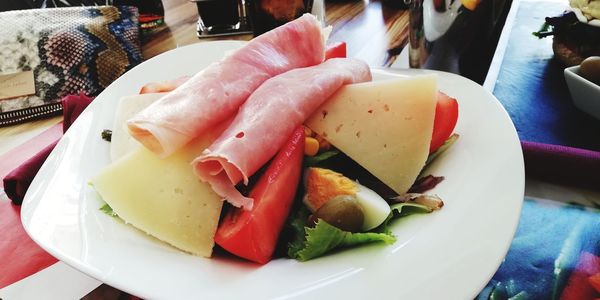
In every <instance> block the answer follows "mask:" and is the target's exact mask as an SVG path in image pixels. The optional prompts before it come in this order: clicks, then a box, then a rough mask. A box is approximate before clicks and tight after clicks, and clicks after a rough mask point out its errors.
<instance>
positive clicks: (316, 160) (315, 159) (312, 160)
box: [304, 150, 340, 167]
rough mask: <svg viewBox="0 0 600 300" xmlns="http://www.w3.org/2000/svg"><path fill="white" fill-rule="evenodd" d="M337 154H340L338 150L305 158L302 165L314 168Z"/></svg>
mask: <svg viewBox="0 0 600 300" xmlns="http://www.w3.org/2000/svg"><path fill="white" fill-rule="evenodd" d="M338 154H340V151H339V150H330V151H325V152H323V153H320V154H319V155H315V156H307V157H305V158H304V165H306V166H308V167H314V166H316V165H318V164H320V163H321V162H323V161H325V160H328V159H330V158H332V157H334V156H336V155H338Z"/></svg>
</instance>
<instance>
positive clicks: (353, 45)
mask: <svg viewBox="0 0 600 300" xmlns="http://www.w3.org/2000/svg"><path fill="white" fill-rule="evenodd" d="M390 1H392V0H390ZM163 3H164V6H165V23H166V25H165V26H163V27H161V28H158V29H157V30H155V32H153V33H152V34H149V35H147V36H145V37H144V38H143V52H144V58H145V59H148V58H151V57H153V56H156V55H157V54H160V53H162V52H165V51H168V50H171V49H174V48H176V47H180V46H184V45H189V44H192V43H198V42H204V41H212V40H220V39H236V40H249V39H251V38H252V35H238V36H229V37H225V38H204V39H198V38H197V37H196V21H197V20H198V11H197V9H196V5H195V4H194V3H192V2H189V1H186V0H163ZM325 6H326V9H325V11H326V12H325V15H326V22H327V24H328V25H331V26H332V27H333V31H332V34H331V36H330V39H329V40H330V41H332V42H337V41H345V42H347V43H348V55H349V56H351V57H357V58H361V59H363V60H365V61H366V62H367V63H369V64H370V65H371V66H377V67H381V66H389V65H391V64H392V63H393V62H394V60H395V56H396V55H397V54H398V53H399V52H400V51H399V50H401V49H402V47H404V46H405V45H406V43H407V41H408V11H406V10H402V9H398V8H393V7H390V6H388V5H385V4H384V3H382V2H381V1H363V0H344V1H342V0H337V1H327V0H325ZM388 53H392V55H390V54H388Z"/></svg>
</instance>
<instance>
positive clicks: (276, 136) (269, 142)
mask: <svg viewBox="0 0 600 300" xmlns="http://www.w3.org/2000/svg"><path fill="white" fill-rule="evenodd" d="M370 80H371V72H370V70H369V67H368V66H367V64H365V63H364V62H362V61H360V60H356V59H350V58H336V59H330V60H327V61H326V62H324V63H322V64H320V65H317V66H313V67H308V68H302V69H295V70H292V71H288V72H286V73H284V74H281V75H279V76H276V77H273V78H271V79H269V80H267V81H265V83H263V84H262V85H261V86H260V87H259V88H258V89H257V90H256V91H255V92H254V93H253V94H252V95H251V96H250V97H249V98H248V100H247V101H246V102H245V103H244V104H243V105H242V106H241V107H240V111H239V112H238V113H237V115H236V116H235V118H234V119H233V121H232V123H231V124H230V125H229V127H228V128H227V129H226V130H225V131H224V132H223V133H222V134H221V136H220V137H219V138H217V140H215V142H213V144H212V145H211V146H210V147H209V148H208V149H206V150H204V152H203V153H202V155H201V156H199V157H198V158H196V159H195V160H194V161H193V162H192V165H193V166H194V170H195V172H196V174H197V175H198V177H199V178H200V179H201V180H203V181H206V182H208V183H209V184H210V185H211V187H212V188H213V190H214V191H215V192H216V193H217V194H219V195H220V196H222V197H224V198H225V199H226V200H227V201H228V202H230V203H231V204H232V205H234V206H236V207H244V208H245V209H251V208H252V203H253V200H252V199H251V198H247V197H244V196H243V195H242V194H241V193H240V192H238V190H237V189H236V188H235V185H236V184H237V183H239V182H243V183H244V184H248V177H249V176H251V175H252V174H254V173H255V172H256V171H257V170H258V169H259V168H260V167H261V166H263V165H264V164H265V163H266V162H267V161H268V160H269V159H271V157H273V155H275V153H277V151H278V150H279V149H280V148H281V146H282V145H283V143H285V141H286V140H287V139H288V138H289V136H290V135H291V134H292V132H293V131H294V128H297V127H298V126H299V125H300V124H302V123H303V122H304V121H305V120H306V119H307V118H308V117H309V116H310V115H311V114H312V113H313V112H314V111H315V110H316V109H317V108H319V106H320V105H321V104H322V103H323V102H324V101H325V100H327V99H328V98H329V97H330V96H331V95H332V94H333V93H334V92H335V91H336V90H337V89H339V88H340V87H341V86H343V85H344V84H349V83H356V82H364V81H370Z"/></svg>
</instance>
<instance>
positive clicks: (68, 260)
mask: <svg viewBox="0 0 600 300" xmlns="http://www.w3.org/2000/svg"><path fill="white" fill-rule="evenodd" d="M244 43H245V42H243V41H235V40H227V41H210V42H204V43H196V44H192V45H187V46H184V47H181V48H177V49H174V50H171V51H167V52H165V53H162V54H160V55H157V56H156V57H154V58H152V59H149V60H147V61H145V62H143V63H142V64H140V65H138V66H136V67H135V68H140V67H142V66H143V65H145V64H146V63H148V62H151V61H157V60H161V59H162V57H165V56H166V55H172V54H173V53H175V52H176V51H181V50H180V49H183V48H186V49H189V48H192V47H199V48H202V47H204V46H205V45H206V44H220V45H227V44H229V45H231V46H236V45H242V44H244ZM135 68H133V69H135ZM133 69H132V70H133ZM372 70H374V71H376V72H379V71H382V72H391V73H396V74H399V73H437V74H446V75H444V76H449V77H451V78H459V79H460V80H467V81H468V82H470V83H472V84H476V83H475V82H473V81H472V80H470V79H468V78H465V77H462V76H459V75H456V74H453V73H448V72H442V71H432V70H415V69H391V68H387V69H386V68H372ZM476 85H478V84H476ZM478 86H479V87H480V88H481V89H482V91H484V92H485V93H487V95H488V96H489V97H490V98H492V99H494V100H495V101H494V102H495V103H494V104H495V106H496V109H499V111H500V112H501V113H502V114H503V115H504V118H506V119H508V121H509V123H510V125H511V128H509V129H511V131H512V134H513V136H514V138H516V140H515V141H516V142H517V144H518V141H519V140H518V136H517V132H516V129H515V127H514V124H513V123H512V121H511V120H510V117H509V115H508V113H507V112H506V110H505V109H504V108H503V106H502V105H501V104H500V102H499V101H498V100H497V99H496V97H495V96H494V95H492V94H491V93H490V92H489V91H487V90H485V89H484V88H483V87H481V86H480V85H478ZM109 88H110V86H109V87H107V90H108V89H109ZM104 93H105V92H102V93H101V94H100V95H98V98H100V97H102V95H103V94H104ZM96 106H101V104H99V103H96V104H94V103H92V105H90V106H89V107H88V108H86V110H84V112H83V113H86V112H88V111H90V110H93V109H94V108H95V107H96ZM77 124H78V123H77V121H76V122H75V123H74V126H78V125H77ZM68 134H69V133H68V132H67V133H66V135H68ZM66 140H67V139H61V140H60V142H59V145H60V144H63V143H67V141H66ZM59 148H60V147H57V148H55V149H59ZM519 150H520V148H519ZM56 151H58V150H55V151H53V152H52V153H51V154H50V156H49V158H54V156H56V155H57V154H56V153H55V152H56ZM519 153H520V159H519V160H518V161H517V162H515V163H516V164H517V167H518V168H519V169H520V172H519V174H517V175H518V176H519V177H521V178H522V179H523V180H522V183H521V186H520V188H516V189H517V190H520V192H518V194H520V195H521V201H519V202H518V203H517V204H518V205H517V206H518V207H514V210H515V213H514V215H515V216H516V218H514V220H513V222H512V224H510V225H511V226H509V227H510V230H509V231H510V232H511V235H510V239H509V242H508V243H505V245H504V249H502V253H503V255H502V256H501V257H498V258H497V261H496V262H495V265H496V268H495V269H494V270H493V271H490V272H489V273H490V274H489V278H487V279H486V280H485V282H483V283H482V284H481V286H479V287H478V289H477V290H475V291H474V292H473V294H472V295H471V298H473V297H475V296H476V295H477V294H478V293H479V292H480V291H481V290H482V289H483V288H484V287H485V286H486V285H487V282H488V281H489V280H490V279H491V278H492V276H493V275H494V274H495V272H496V271H497V269H498V267H499V266H500V264H501V262H502V260H503V259H504V257H505V256H506V253H507V252H508V250H509V248H510V245H511V242H512V239H513V238H514V235H515V233H516V230H517V226H518V223H519V219H520V213H521V209H522V203H523V201H522V198H523V196H524V188H525V172H524V161H523V156H522V153H521V152H520V151H519ZM49 160H50V159H48V160H47V161H46V162H45V163H44V166H42V169H44V168H45V167H47V166H46V164H47V163H48V161H49ZM42 169H41V170H42ZM36 179H37V176H36ZM34 183H35V184H38V182H37V180H35V179H34V181H33V182H32V186H34ZM38 185H39V184H38ZM34 187H35V186H34ZM49 188H50V187H46V190H47V189H49ZM29 196H30V197H29ZM30 198H33V196H31V193H29V194H28V195H26V197H25V200H24V201H23V207H22V211H23V212H25V213H22V214H21V220H22V223H23V226H24V228H25V230H26V232H27V233H28V235H29V236H30V237H31V238H32V240H34V241H35V242H36V243H37V244H38V245H40V247H42V248H43V249H44V250H45V251H48V252H49V253H50V254H52V255H53V256H55V257H57V258H59V259H60V260H61V261H63V262H64V263H66V264H68V265H70V266H72V267H74V268H75V269H77V270H79V271H81V272H83V273H85V274H87V275H89V276H91V277H94V278H96V279H98V280H100V281H102V282H106V279H105V278H103V276H102V274H97V273H96V272H94V270H93V269H92V268H90V267H89V266H87V265H86V264H83V263H82V262H81V260H77V259H74V258H71V257H69V256H68V255H63V253H61V252H59V251H56V249H55V248H54V247H52V245H46V244H44V243H43V242H40V241H39V240H38V239H37V236H36V235H35V232H30V228H29V225H30V223H28V221H29V222H30V221H31V217H30V216H29V212H28V211H29V209H30V206H31V205H34V203H33V202H34V200H32V199H30ZM39 201H40V200H39V199H38V204H39ZM23 208H24V210H23ZM28 218H29V219H28ZM111 285H112V286H115V287H118V288H119V289H121V290H123V291H132V290H133V289H131V288H128V287H123V286H121V285H120V284H114V283H111Z"/></svg>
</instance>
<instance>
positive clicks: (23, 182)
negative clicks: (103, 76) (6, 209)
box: [4, 94, 92, 205]
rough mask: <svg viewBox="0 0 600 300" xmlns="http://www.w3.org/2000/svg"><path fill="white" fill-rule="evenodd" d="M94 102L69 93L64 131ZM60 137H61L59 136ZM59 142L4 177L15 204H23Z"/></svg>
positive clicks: (65, 103) (65, 110)
mask: <svg viewBox="0 0 600 300" xmlns="http://www.w3.org/2000/svg"><path fill="white" fill-rule="evenodd" d="M91 102H92V98H89V97H87V96H86V95H83V94H81V95H79V96H77V95H69V96H66V97H65V98H63V100H62V103H63V117H64V121H63V132H66V131H67V129H69V127H70V126H71V124H73V122H75V119H77V117H79V115H80V114H81V112H83V110H84V109H85V108H86V107H87V106H88V105H89V104H90V103H91ZM59 139H60V138H59ZM56 143H58V139H57V140H56V141H54V142H52V143H51V144H49V145H47V146H46V147H45V148H43V149H42V150H41V151H40V152H38V153H37V154H35V155H34V156H33V157H31V158H29V159H28V160H27V161H25V162H24V163H23V164H21V165H20V166H19V167H17V168H16V169H14V170H13V171H12V172H10V173H9V174H8V175H6V177H4V191H5V193H6V195H7V196H8V198H10V199H11V200H12V201H13V202H14V203H15V204H19V205H20V204H21V202H22V201H23V197H25V192H27V189H28V188H29V185H30V184H31V181H32V180H33V178H34V177H35V175H36V174H37V172H38V170H39V169H40V168H41V167H42V164H44V161H46V158H48V155H50V152H52V150H53V149H54V146H56Z"/></svg>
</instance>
